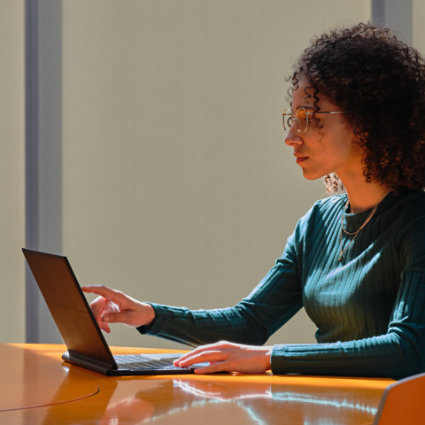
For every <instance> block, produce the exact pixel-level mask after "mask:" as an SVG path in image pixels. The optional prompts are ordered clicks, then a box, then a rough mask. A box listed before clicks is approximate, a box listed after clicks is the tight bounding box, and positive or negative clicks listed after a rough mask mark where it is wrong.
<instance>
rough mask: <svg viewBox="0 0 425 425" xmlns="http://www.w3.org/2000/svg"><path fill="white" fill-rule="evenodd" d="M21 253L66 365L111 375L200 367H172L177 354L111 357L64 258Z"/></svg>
mask: <svg viewBox="0 0 425 425" xmlns="http://www.w3.org/2000/svg"><path fill="white" fill-rule="evenodd" d="M22 251H23V253H24V255H25V258H26V260H27V262H28V265H29V267H30V269H31V271H32V273H33V275H34V278H35V280H36V282H37V284H38V286H39V288H40V291H41V293H42V295H43V297H44V299H45V301H46V303H47V306H48V308H49V310H50V313H51V315H52V317H53V319H54V321H55V323H56V326H57V327H58V330H59V332H60V334H61V336H62V338H63V340H64V342H65V345H66V346H67V349H68V350H67V351H66V352H65V353H64V354H63V355H62V359H63V360H65V361H66V362H68V363H72V364H76V365H78V366H82V367H84V368H87V369H91V370H94V371H96V372H100V373H102V374H104V375H114V376H116V375H158V374H182V373H193V371H194V369H195V368H196V367H199V366H200V364H198V365H193V366H191V367H188V368H181V367H177V366H174V365H173V361H174V360H175V359H177V358H179V357H181V355H182V354H181V353H165V354H131V355H112V353H111V350H110V349H109V346H108V343H107V342H106V340H105V338H104V336H103V334H102V331H101V330H100V328H99V326H98V324H97V322H96V319H95V318H94V315H93V313H92V311H91V308H90V306H89V304H88V303H87V300H86V297H85V296H84V294H83V291H82V290H81V288H80V285H79V284H78V281H77V278H76V277H75V274H74V272H73V270H72V268H71V264H70V263H69V261H68V259H67V257H64V256H61V255H56V254H50V253H46V252H40V251H35V250H30V249H26V248H23V249H22Z"/></svg>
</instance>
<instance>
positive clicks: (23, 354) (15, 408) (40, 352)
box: [0, 344, 394, 425]
mask: <svg viewBox="0 0 425 425" xmlns="http://www.w3.org/2000/svg"><path fill="white" fill-rule="evenodd" d="M64 351H65V346H63V345H56V344H55V345H50V344H0V359H1V363H0V364H1V366H0V371H1V375H0V376H1V396H0V423H1V424H13V425H19V424H25V425H26V424H31V425H38V424H61V425H62V424H79V425H84V424H107V425H117V424H140V423H149V422H155V424H158V425H161V424H197V425H198V424H203V425H209V424H223V425H224V424H231V425H237V424H244V425H251V424H252V425H254V424H255V425H265V424H279V425H280V424H290V425H297V424H308V425H325V424H326V425H337V424H338V425H339V424H344V425H350V424H359V425H360V424H361V425H366V424H372V422H373V419H374V417H375V415H376V412H377V408H378V405H379V402H380V399H381V396H382V393H383V392H384V390H385V388H386V387H387V386H388V385H390V384H391V383H393V382H394V381H393V380H391V379H384V378H352V377H326V376H314V377H313V376H302V375H285V376H275V375H271V374H263V375H240V374H233V375H231V374H229V375H223V374H220V375H204V376H201V375H166V376H164V375H162V376H134V377H133V376H131V377H129V376H126V377H109V376H103V375H101V374H98V373H95V372H92V371H89V370H86V369H83V368H81V367H78V366H73V365H69V364H67V363H64V362H62V360H61V354H62V353H63V352H64ZM167 351H170V350H159V349H142V348H137V349H136V348H123V347H112V352H113V353H114V354H126V353H133V352H138V353H143V352H145V353H146V352H167ZM173 351H175V350H173Z"/></svg>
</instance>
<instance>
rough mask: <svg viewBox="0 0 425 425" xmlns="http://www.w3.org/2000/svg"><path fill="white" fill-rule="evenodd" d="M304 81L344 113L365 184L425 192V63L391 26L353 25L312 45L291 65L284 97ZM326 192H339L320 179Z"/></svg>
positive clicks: (331, 178) (333, 180)
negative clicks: (360, 155) (359, 149)
mask: <svg viewBox="0 0 425 425" xmlns="http://www.w3.org/2000/svg"><path fill="white" fill-rule="evenodd" d="M303 78H305V79H306V80H307V81H308V82H309V84H310V85H311V87H312V89H313V90H314V98H315V99H316V101H315V107H316V110H318V109H319V108H318V106H317V101H318V98H317V94H318V93H320V94H323V95H324V96H325V97H327V98H328V99H329V100H330V101H332V102H333V103H335V104H336V105H337V106H339V107H340V108H341V110H343V111H344V112H345V117H346V119H347V121H348V122H349V123H350V124H351V125H352V126H353V128H354V129H355V130H354V134H355V136H356V137H355V140H356V141H357V143H359V144H360V146H361V147H362V149H363V153H364V156H363V173H364V176H365V178H366V181H368V182H371V181H375V182H378V183H380V184H383V185H386V186H387V187H389V188H390V189H391V190H392V191H395V192H397V191H399V190H400V189H402V188H406V189H410V190H418V189H423V188H424V187H425V61H424V59H423V58H422V57H421V55H420V54H419V53H418V51H417V50H415V49H414V48H412V47H409V46H408V45H406V44H405V43H403V42H402V41H400V40H399V39H397V37H396V36H395V35H394V34H393V32H392V31H391V30H390V29H389V28H384V27H380V26H376V25H372V24H363V23H361V24H358V25H355V26H353V27H351V28H345V29H339V30H334V31H331V32H329V33H326V34H324V35H322V36H320V37H317V38H315V39H314V40H313V43H312V44H311V45H310V46H309V47H308V48H307V49H305V50H304V52H303V54H302V56H301V57H300V59H299V60H298V62H297V63H296V65H295V69H294V72H293V74H292V76H291V77H289V81H290V82H292V88H291V89H289V95H292V93H293V91H294V90H295V89H296V88H297V86H298V85H299V83H300V80H301V79H303ZM325 183H326V186H327V188H328V190H329V191H331V192H332V191H334V190H335V189H339V188H341V182H340V181H339V179H338V178H337V176H336V175H328V176H326V177H325Z"/></svg>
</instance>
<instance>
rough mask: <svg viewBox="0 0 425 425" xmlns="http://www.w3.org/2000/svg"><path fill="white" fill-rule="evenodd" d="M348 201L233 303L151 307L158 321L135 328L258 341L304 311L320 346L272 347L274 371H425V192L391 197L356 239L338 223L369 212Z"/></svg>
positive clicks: (187, 337)
mask: <svg viewBox="0 0 425 425" xmlns="http://www.w3.org/2000/svg"><path fill="white" fill-rule="evenodd" d="M346 202H347V196H346V195H334V196H330V197H328V198H325V199H322V200H320V201H318V202H316V203H315V204H314V206H313V207H312V209H311V210H310V211H309V212H308V213H307V214H306V215H305V216H304V217H302V218H301V219H300V220H299V222H298V223H297V226H296V228H295V231H294V233H293V234H292V235H291V236H290V237H289V238H288V241H287V244H286V247H285V250H284V252H283V255H282V257H280V258H279V259H278V260H277V261H276V263H275V265H274V267H272V269H271V270H270V271H269V272H268V273H267V275H266V276H265V277H264V279H263V280H262V281H261V282H260V283H259V284H258V286H257V287H256V288H255V289H254V290H253V291H252V292H251V294H249V295H248V296H247V297H246V298H244V299H243V300H242V301H241V302H239V303H238V304H236V305H235V306H233V307H228V308H222V309H215V310H189V309H187V308H181V307H171V306H165V305H160V304H153V303H152V305H153V307H154V309H155V312H156V318H155V320H154V322H153V324H152V325H150V326H149V327H140V328H138V330H139V331H140V332H141V333H149V334H152V335H157V336H160V337H163V338H167V339H171V340H174V341H179V342H184V343H187V344H191V345H198V344H204V343H210V342H215V341H218V340H229V341H233V342H240V343H246V344H258V345H260V344H264V343H265V342H266V340H267V339H268V337H269V336H270V335H271V334H273V333H274V332H275V331H276V330H277V329H279V328H280V327H281V326H282V325H284V324H285V323H286V322H287V321H288V320H289V319H290V318H291V317H292V316H293V315H294V314H295V313H296V312H297V311H298V310H299V309H300V308H301V307H304V308H305V310H306V312H307V314H308V315H309V317H310V318H311V320H312V321H313V322H314V323H315V325H316V326H317V332H316V340H317V343H315V344H282V345H275V346H274V348H273V352H272V359H271V365H272V371H273V373H276V374H283V373H304V374H321V375H360V376H383V377H384V376H385V377H392V378H395V379H398V378H402V377H405V376H408V375H411V374H415V373H419V372H423V371H425V193H424V192H422V191H414V192H409V191H403V192H401V193H399V194H398V195H394V194H389V195H388V196H386V197H385V198H384V199H383V200H382V202H381V203H380V204H379V206H378V209H377V210H376V213H375V214H374V215H373V217H372V219H371V220H370V222H369V223H368V224H367V225H366V226H365V227H364V228H363V229H362V230H361V231H360V233H359V234H358V236H357V237H356V238H355V239H354V240H352V236H349V235H346V234H345V233H344V232H342V233H341V223H342V224H343V226H344V228H345V229H346V230H347V231H348V232H355V231H356V230H357V229H358V228H359V227H360V226H361V225H362V223H363V222H364V221H365V219H366V218H367V217H368V215H369V214H370V212H371V211H370V210H369V211H364V212H362V213H358V214H351V213H348V212H347V210H346V209H345V205H346ZM341 235H342V236H341ZM341 248H342V249H344V255H343V258H342V260H341V261H339V260H338V256H339V253H340V251H341Z"/></svg>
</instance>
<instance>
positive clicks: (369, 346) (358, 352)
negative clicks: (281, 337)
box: [271, 333, 423, 379]
mask: <svg viewBox="0 0 425 425" xmlns="http://www.w3.org/2000/svg"><path fill="white" fill-rule="evenodd" d="M422 362H423V360H422V359H421V357H420V356H419V355H418V351H417V350H415V348H414V346H413V345H412V344H411V343H410V342H409V341H407V340H406V339H404V338H401V337H399V336H398V335H397V334H395V333H393V334H387V335H382V336H378V337H373V338H367V339H363V340H358V341H347V342H335V343H321V344H294V345H292V344H291V345H275V346H274V348H273V352H272V358H271V367H272V371H273V373H275V374H286V373H301V374H309V375H310V374H314V375H346V376H347V375H348V376H381V377H390V378H394V379H400V378H403V377H406V376H409V375H412V374H415V373H420V372H422V371H423V364H422Z"/></svg>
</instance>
